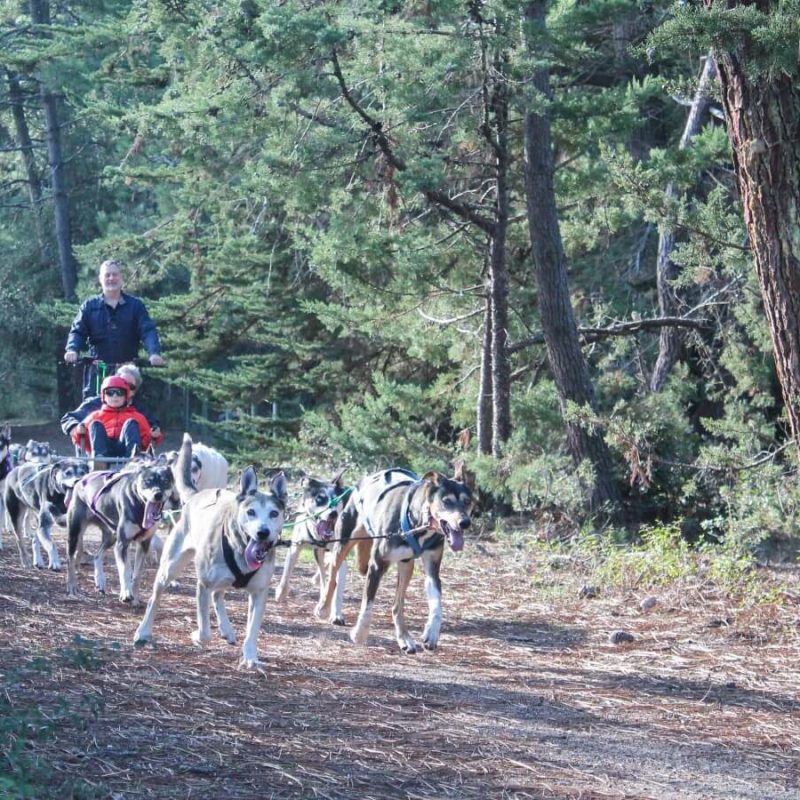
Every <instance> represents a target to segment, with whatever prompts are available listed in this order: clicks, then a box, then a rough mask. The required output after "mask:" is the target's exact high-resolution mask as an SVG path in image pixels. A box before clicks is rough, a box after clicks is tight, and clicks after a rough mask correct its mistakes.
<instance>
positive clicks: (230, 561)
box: [222, 530, 261, 589]
mask: <svg viewBox="0 0 800 800" xmlns="http://www.w3.org/2000/svg"><path fill="white" fill-rule="evenodd" d="M222 555H223V556H224V557H225V563H226V564H227V566H228V569H229V570H230V571H231V572H232V573H233V588H234V589H244V588H245V586H247V584H248V583H250V579H251V578H252V577H253V575H255V574H256V572H258V571H259V570H260V569H261V563H260V562H255V563H256V564H257V566H256V567H255V569H253V570H251V571H250V572H242V571H241V570H240V569H239V565H238V564H237V563H236V557H235V556H234V553H233V548H232V547H231V543H230V541H229V540H228V536H227V534H226V533H225V531H224V530H223V531H222ZM248 565H249V562H248Z"/></svg>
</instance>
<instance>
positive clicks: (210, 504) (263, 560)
mask: <svg viewBox="0 0 800 800" xmlns="http://www.w3.org/2000/svg"><path fill="white" fill-rule="evenodd" d="M191 461H192V440H191V438H190V437H189V435H188V434H184V437H183V445H182V447H181V449H180V452H179V455H178V461H177V463H176V466H175V473H176V477H177V485H178V491H179V492H180V495H181V500H182V501H183V502H184V503H185V505H184V506H183V510H182V512H181V517H180V520H179V522H178V523H177V525H176V526H175V527H174V528H173V529H172V531H171V533H170V535H169V538H168V539H167V541H166V543H165V545H164V554H163V556H162V557H161V564H160V566H159V568H158V573H157V574H156V579H155V582H154V583H153V594H152V596H151V597H150V602H149V603H148V604H147V610H146V611H145V614H144V618H143V619H142V622H141V624H140V625H139V627H138V628H137V629H136V633H135V634H134V638H133V641H134V644H143V643H144V642H147V641H149V640H150V639H151V635H152V628H153V620H154V618H155V614H156V611H157V609H158V604H159V602H160V600H161V595H162V594H163V592H164V590H165V589H166V587H167V586H168V585H169V583H170V582H171V581H172V580H173V579H174V578H176V577H177V576H178V575H179V573H180V572H181V570H182V569H183V568H184V567H185V566H186V564H187V563H188V562H189V561H190V560H192V559H194V565H195V572H196V574H197V630H195V631H194V632H193V633H192V640H193V641H194V642H195V644H197V645H203V644H205V643H206V642H207V641H208V640H209V639H210V638H211V632H210V625H209V605H210V603H209V601H213V603H214V611H215V612H216V616H217V622H218V624H219V632H220V635H221V636H222V638H223V639H225V641H227V642H229V643H230V644H235V642H236V634H235V633H234V630H233V627H232V625H231V623H230V620H229V619H228V616H227V614H226V613H225V591H226V589H229V588H231V587H234V588H242V589H245V591H247V593H248V594H249V603H248V613H247V631H246V634H245V641H244V646H243V648H242V659H241V664H242V666H245V667H256V666H259V663H260V662H259V661H258V652H257V645H256V642H257V639H258V632H259V629H260V628H261V620H262V618H263V616H264V607H265V605H266V602H267V592H268V589H269V581H270V578H271V577H272V571H273V569H274V566H275V545H276V544H277V543H278V540H279V539H280V536H281V530H282V528H283V522H284V519H285V514H286V499H287V488H288V487H287V483H286V477H285V476H284V474H283V473H282V472H281V473H278V474H277V475H275V476H274V477H273V478H272V480H271V481H270V491H269V492H259V491H258V486H257V479H256V473H255V470H254V469H253V468H252V467H248V468H247V469H246V470H245V471H244V473H243V474H242V477H241V481H240V485H239V492H238V494H237V493H236V492H233V491H228V490H222V489H205V490H203V491H200V492H198V491H197V490H196V489H195V488H194V487H193V486H192V482H191Z"/></svg>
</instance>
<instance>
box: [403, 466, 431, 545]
mask: <svg viewBox="0 0 800 800" xmlns="http://www.w3.org/2000/svg"><path fill="white" fill-rule="evenodd" d="M422 483H424V481H423V479H422V478H417V480H416V481H415V482H414V483H412V484H411V486H409V487H408V489H407V490H406V495H405V497H404V498H403V505H402V508H401V511H400V529H401V530H402V532H403V538H404V539H405V540H406V544H408V546H409V547H410V548H411V552H412V553H414V558H419V557H420V556H421V555H422V553H423V551H425V550H430V549H431V548H433V547H435V546H437V545H438V544H439V541H438V540H439V537H437V536H432V537H431V538H430V539H428V540H427V541H426V542H425V543H424V544H420V543H419V539H417V535H416V534H415V533H412V530H418V528H415V527H414V526H413V525H412V524H411V518H410V516H409V515H410V512H411V495H412V494H413V493H414V489H416V488H417V487H418V486H420V485H422ZM427 527H428V528H431V527H432V525H431V522H428V526H427Z"/></svg>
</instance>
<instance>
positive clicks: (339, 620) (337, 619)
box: [329, 614, 347, 625]
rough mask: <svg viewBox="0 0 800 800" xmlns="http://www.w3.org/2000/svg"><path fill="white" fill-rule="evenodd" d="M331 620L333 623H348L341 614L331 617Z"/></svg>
mask: <svg viewBox="0 0 800 800" xmlns="http://www.w3.org/2000/svg"><path fill="white" fill-rule="evenodd" d="M329 622H330V623H331V625H346V624H347V623H346V622H345V621H344V617H343V616H342V615H341V614H340V615H339V616H338V617H331V618H330V620H329Z"/></svg>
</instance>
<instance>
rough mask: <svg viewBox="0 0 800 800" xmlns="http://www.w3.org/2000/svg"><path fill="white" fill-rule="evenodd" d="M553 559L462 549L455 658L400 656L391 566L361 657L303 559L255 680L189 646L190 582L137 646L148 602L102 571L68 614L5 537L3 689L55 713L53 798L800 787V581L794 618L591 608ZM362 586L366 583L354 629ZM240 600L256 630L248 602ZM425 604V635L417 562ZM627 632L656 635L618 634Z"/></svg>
mask: <svg viewBox="0 0 800 800" xmlns="http://www.w3.org/2000/svg"><path fill="white" fill-rule="evenodd" d="M60 541H61V542H63V540H60ZM281 558H282V556H281ZM108 567H110V565H108ZM108 567H107V569H108V572H109V580H110V583H111V586H112V587H115V586H116V581H115V580H114V578H115V573H113V571H112V570H113V568H108ZM543 570H546V568H545V567H543V566H542V565H540V564H536V563H534V562H533V561H532V560H531V557H530V556H529V555H528V554H527V553H526V551H525V550H523V549H518V548H512V547H505V546H501V545H500V544H498V543H497V542H494V541H491V540H488V539H483V540H480V541H477V542H476V541H472V542H471V543H470V545H469V546H468V547H467V549H466V552H465V553H463V554H461V555H457V556H456V555H454V554H453V553H447V554H446V556H445V564H444V568H443V577H444V592H445V597H444V613H445V620H444V628H443V634H442V640H441V643H440V649H439V650H438V651H436V652H434V653H420V654H418V655H415V656H403V655H401V654H400V653H399V652H398V651H397V649H396V645H395V643H394V640H393V635H392V629H391V620H390V614H389V609H390V606H391V602H392V598H393V591H392V585H393V580H392V577H391V576H390V577H389V578H388V579H387V581H386V582H385V583H384V585H383V586H382V587H381V592H380V593H379V596H378V607H377V609H376V613H375V618H374V624H373V628H372V634H371V637H370V642H369V645H368V646H367V647H365V648H358V647H355V646H353V645H352V644H351V643H350V641H349V639H348V638H347V630H346V629H342V628H334V627H332V626H329V625H326V624H323V623H321V622H318V621H317V620H315V619H314V618H313V617H312V616H311V609H312V607H313V604H314V599H315V589H314V588H313V586H312V585H311V582H310V574H311V568H310V566H309V565H308V564H307V563H306V564H301V566H300V570H299V574H298V576H297V579H296V580H295V583H294V592H293V595H292V597H291V598H290V601H289V603H288V605H286V606H285V607H276V606H275V605H274V604H272V603H270V604H269V605H268V607H267V613H266V617H265V623H264V628H263V631H262V634H261V637H260V639H259V651H260V654H261V656H262V658H263V659H264V662H265V667H264V670H263V672H240V671H238V670H237V668H236V666H237V658H238V652H239V651H238V648H233V647H230V646H229V645H226V644H225V643H224V642H222V640H219V641H218V642H217V641H214V642H213V643H212V644H211V645H210V646H209V647H208V648H207V649H206V650H197V649H195V648H194V647H193V646H192V644H191V641H190V639H189V634H190V632H191V629H192V627H193V624H194V588H193V584H192V582H191V580H190V577H189V576H186V577H185V578H184V579H183V580H182V581H181V585H180V588H178V589H177V590H175V591H173V592H171V593H170V594H169V596H168V598H167V599H166V601H165V604H164V607H163V608H162V611H161V614H160V617H159V618H158V619H157V621H156V626H155V630H154V635H155V637H156V642H155V646H153V647H151V646H148V647H146V648H144V649H134V648H133V647H132V646H131V644H130V642H131V637H132V634H133V631H134V629H135V627H136V625H137V623H138V621H139V619H140V615H141V609H138V610H137V609H131V608H129V607H127V606H123V605H121V604H120V603H119V602H118V600H117V599H116V597H115V596H114V595H113V594H110V595H109V596H105V597H100V596H96V595H95V594H94V593H93V592H92V591H91V571H90V568H89V567H83V568H82V571H81V574H80V584H81V589H82V591H83V593H84V594H83V596H82V599H81V600H80V601H78V602H76V603H68V602H67V601H66V600H65V590H64V580H65V579H64V576H63V574H56V573H51V572H36V573H34V572H23V570H22V568H21V567H20V566H19V563H18V558H17V555H16V548H15V547H13V542H11V541H9V539H8V537H6V548H5V550H3V551H0V576H2V577H0V647H1V648H2V653H3V658H2V666H1V667H0V671H1V672H2V674H3V679H2V680H3V686H2V687H0V688H2V690H3V692H0V694H2V693H4V692H7V697H8V698H9V701H10V703H11V707H12V708H14V709H17V711H18V712H19V710H20V709H23V708H25V707H26V705H28V704H30V705H31V706H38V707H39V708H40V709H42V710H44V711H45V712H46V714H47V715H48V719H52V720H56V721H57V724H56V725H55V729H54V732H53V733H52V735H51V736H50V737H49V738H46V739H44V740H43V741H41V742H39V743H37V745H36V753H37V755H38V757H39V758H40V759H41V760H42V763H44V764H47V765H49V766H50V768H51V769H52V770H53V772H52V777H51V779H50V780H49V781H47V782H46V783H43V784H42V785H41V786H40V787H39V788H38V790H37V793H36V794H35V795H34V796H36V797H37V798H47V797H51V796H52V797H57V796H58V797H62V796H64V792H63V786H64V785H65V784H66V783H68V782H69V781H70V780H74V779H77V778H80V779H82V780H83V781H85V782H88V783H84V784H83V785H84V787H85V786H87V785H89V786H90V787H96V788H95V790H94V791H96V792H97V794H96V795H85V794H84V795H77V796H96V797H104V798H106V797H107V798H113V799H114V800H128V799H129V798H130V800H134V798H169V799H172V798H175V800H177V799H178V798H181V800H184V799H185V798H209V799H212V798H214V799H218V798H226V800H239V799H241V800H245V799H251V798H256V797H259V798H260V797H265V798H267V797H269V798H312V797H320V798H353V800H356V799H357V800H365V798H448V797H453V798H476V799H477V798H584V800H587V799H594V800H599V799H600V798H637V799H638V800H643V799H644V798H680V799H681V800H732V799H733V798H748V800H778V799H780V800H788V798H792V799H793V798H796V797H798V796H800V771H799V770H798V764H799V763H800V713H798V712H800V708H799V707H798V694H799V690H800V674H798V669H799V668H798V665H800V641H799V637H798V630H799V628H798V619H800V602H799V601H798V597H799V596H800V594H799V593H798V592H797V585H798V584H797V575H796V574H794V573H792V574H791V575H790V587H792V588H791V590H790V591H789V592H788V593H787V594H786V595H785V596H784V602H783V607H782V608H779V607H777V606H775V607H771V606H770V607H766V608H763V609H760V610H758V611H744V610H736V609H733V608H729V607H728V606H727V605H726V603H725V602H724V600H723V599H722V598H719V597H716V596H715V595H713V594H710V593H708V592H707V591H705V590H704V588H703V587H702V586H683V587H681V588H680V590H679V591H678V590H676V591H673V592H672V593H671V594H664V595H660V596H658V602H657V605H656V606H655V608H653V609H652V610H651V611H650V612H648V613H643V612H642V611H641V610H640V608H639V599H640V598H639V597H634V596H633V595H613V596H609V597H603V596H601V597H600V598H597V599H593V600H586V599H583V600H582V599H579V597H578V591H577V589H578V587H579V586H580V583H579V582H580V576H578V575H572V574H571V573H569V571H559V572H558V573H547V572H546V571H543ZM153 574H154V569H153V568H152V567H149V568H148V572H147V575H146V576H145V583H144V585H145V586H146V587H148V589H146V592H145V594H147V593H149V585H150V584H151V582H152V578H153ZM274 585H275V579H274V578H273V586H274ZM360 585H361V581H360V578H358V577H352V576H351V579H350V582H349V588H348V594H347V599H346V604H345V610H346V614H347V619H348V622H352V621H353V620H354V617H355V614H356V611H357V607H358V602H359V598H358V595H359V592H360ZM229 596H230V597H231V598H232V599H231V600H229V603H228V606H229V613H230V616H231V620H232V622H233V625H234V627H235V628H236V630H237V632H239V635H240V637H241V635H242V633H243V627H244V619H245V601H244V596H243V595H242V594H241V593H237V592H232V593H230V595H229ZM407 609H408V613H409V616H410V622H411V625H412V630H413V631H417V632H419V631H421V629H422V627H423V625H424V618H425V601H424V587H423V584H422V579H421V577H420V576H419V575H415V577H414V580H413V582H412V585H411V587H410V590H409V603H408V606H407ZM619 628H623V629H625V630H628V631H630V632H631V633H633V634H634V636H635V637H636V638H635V641H634V642H633V643H632V644H629V645H626V646H622V647H619V646H614V645H612V644H610V643H609V639H608V637H609V634H610V633H611V632H612V631H614V630H616V629H619ZM76 637H78V638H76ZM43 656H44V657H46V658H47V659H48V660H49V661H48V662H42V661H41V657H43ZM43 663H49V664H50V665H51V666H50V667H48V668H45V667H43V666H42V664H43ZM5 768H7V765H6V764H5V763H3V764H0V773H2V772H3V770H4V769H5Z"/></svg>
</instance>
